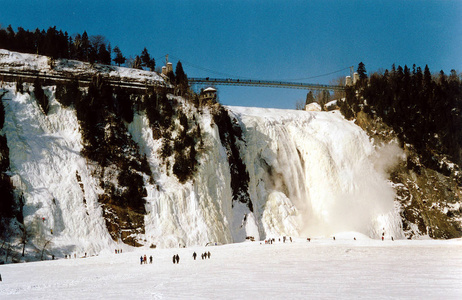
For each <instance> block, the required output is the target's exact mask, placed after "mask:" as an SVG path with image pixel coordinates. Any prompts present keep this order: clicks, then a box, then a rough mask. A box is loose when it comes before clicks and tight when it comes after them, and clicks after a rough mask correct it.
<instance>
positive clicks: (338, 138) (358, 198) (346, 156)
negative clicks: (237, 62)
mask: <svg viewBox="0 0 462 300" xmlns="http://www.w3.org/2000/svg"><path fill="white" fill-rule="evenodd" d="M230 109H231V111H232V112H233V113H234V115H235V116H236V117H237V118H238V119H239V120H240V121H241V124H242V125H241V126H242V127H243V129H244V132H245V139H246V146H245V147H244V148H243V151H244V152H245V162H246V165H247V166H248V170H249V172H250V178H251V183H250V189H251V196H252V201H253V203H254V207H255V208H256V210H257V211H258V213H257V215H258V217H257V219H259V220H260V222H261V224H262V226H263V227H264V228H265V233H266V234H267V235H270V236H274V235H276V236H278V235H281V234H285V235H316V234H328V235H330V234H334V233H336V232H341V231H357V232H361V233H364V234H367V235H369V236H371V237H379V236H380V235H381V234H382V233H384V232H385V233H386V234H387V235H391V236H394V237H395V238H396V237H402V230H401V220H400V217H399V213H398V211H397V210H395V208H394V198H395V193H394V190H393V189H392V187H391V186H390V185H389V184H388V183H387V180H386V178H385V176H384V175H385V172H384V170H380V168H381V167H382V165H381V164H378V163H377V162H376V159H377V149H375V148H374V147H373V145H372V143H371V141H370V140H369V138H368V136H367V135H366V133H365V132H364V131H363V130H362V129H361V128H360V127H358V126H356V125H355V124H354V123H353V122H348V121H346V120H345V119H344V118H343V117H342V116H341V114H340V113H339V112H306V111H294V110H276V109H263V108H248V107H230Z"/></svg>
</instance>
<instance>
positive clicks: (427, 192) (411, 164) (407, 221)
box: [356, 112, 462, 239]
mask: <svg viewBox="0 0 462 300" xmlns="http://www.w3.org/2000/svg"><path fill="white" fill-rule="evenodd" d="M356 124H357V125H359V126H360V127H362V128H363V129H364V130H365V131H366V132H367V133H368V135H369V136H370V137H371V138H373V139H374V142H375V143H376V144H378V145H380V144H381V143H388V142H390V141H391V140H393V139H397V136H396V134H395V133H394V132H393V130H392V129H391V128H390V127H388V126H387V125H386V124H384V123H383V122H382V121H381V120H379V119H377V118H376V119H372V118H371V117H369V116H367V115H366V114H365V113H362V112H360V113H358V115H357V119H356ZM403 148H404V152H405V154H406V157H407V159H406V160H405V161H401V162H400V163H399V164H398V165H397V166H395V167H394V168H393V169H392V170H390V178H389V179H390V180H391V182H392V183H393V186H394V188H395V190H396V193H397V196H396V201H397V202H398V203H399V205H400V207H401V217H402V222H403V229H404V233H405V235H406V237H407V238H413V237H415V236H420V235H427V234H428V236H430V237H431V238H442V239H449V238H458V237H462V176H461V172H460V167H459V166H457V165H456V164H451V163H448V162H446V160H445V157H444V156H442V155H438V154H434V157H433V160H434V161H436V162H438V164H439V165H441V166H443V167H442V168H441V169H442V170H444V172H443V171H439V170H435V169H434V168H430V167H427V166H425V165H424V164H423V163H422V159H421V157H419V155H418V154H417V152H416V151H415V150H414V148H413V146H412V145H409V144H404V145H403ZM445 164H446V165H447V167H444V165H445Z"/></svg>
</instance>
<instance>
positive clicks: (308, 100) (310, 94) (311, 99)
mask: <svg viewBox="0 0 462 300" xmlns="http://www.w3.org/2000/svg"><path fill="white" fill-rule="evenodd" d="M313 102H315V100H314V95H313V91H309V92H308V93H307V94H306V101H305V105H308V104H310V103H313Z"/></svg>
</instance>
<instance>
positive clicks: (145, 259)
mask: <svg viewBox="0 0 462 300" xmlns="http://www.w3.org/2000/svg"><path fill="white" fill-rule="evenodd" d="M143 261H144V264H147V263H148V260H147V258H146V254H145V255H144V257H143Z"/></svg>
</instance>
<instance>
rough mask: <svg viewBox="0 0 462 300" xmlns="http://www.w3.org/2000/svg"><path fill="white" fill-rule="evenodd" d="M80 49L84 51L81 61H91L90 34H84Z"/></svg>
mask: <svg viewBox="0 0 462 300" xmlns="http://www.w3.org/2000/svg"><path fill="white" fill-rule="evenodd" d="M80 47H81V50H82V52H81V53H82V57H81V58H80V59H82V60H84V61H88V60H89V55H90V40H89V39H88V34H87V32H86V31H84V32H83V33H82V38H81V41H80Z"/></svg>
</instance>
